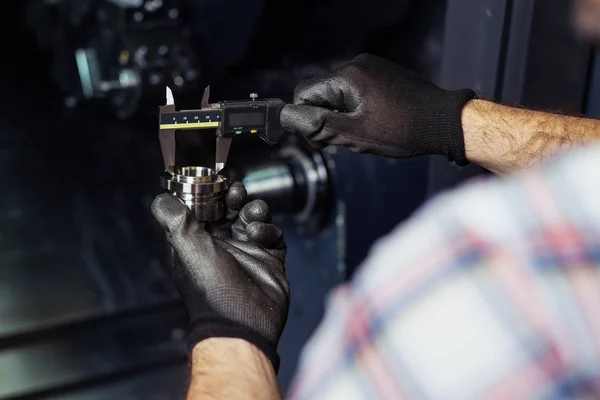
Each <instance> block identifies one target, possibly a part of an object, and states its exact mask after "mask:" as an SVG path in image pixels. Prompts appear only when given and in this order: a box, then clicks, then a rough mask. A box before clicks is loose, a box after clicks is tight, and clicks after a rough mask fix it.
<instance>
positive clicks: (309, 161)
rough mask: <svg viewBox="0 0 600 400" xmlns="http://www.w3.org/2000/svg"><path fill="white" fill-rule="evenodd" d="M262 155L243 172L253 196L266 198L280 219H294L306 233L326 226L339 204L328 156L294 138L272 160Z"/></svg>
mask: <svg viewBox="0 0 600 400" xmlns="http://www.w3.org/2000/svg"><path fill="white" fill-rule="evenodd" d="M259 158H262V159H261V160H260V161H259V162H258V163H257V164H254V163H252V162H250V165H251V166H250V167H246V168H244V169H243V172H242V173H241V174H239V175H240V178H239V179H240V180H241V181H242V182H243V183H244V186H245V187H246V190H247V191H248V196H249V198H252V199H254V198H259V199H263V200H265V201H266V202H267V204H269V208H270V209H271V212H272V213H273V214H274V215H275V217H278V220H279V221H285V220H289V221H291V222H294V223H295V224H296V229H300V230H301V231H303V232H304V233H316V232H317V231H318V230H319V229H321V228H323V227H324V225H325V224H326V223H327V222H328V221H327V219H328V217H330V216H331V215H332V212H333V208H334V206H335V204H334V203H333V201H332V193H331V190H332V183H331V182H330V178H329V171H328V170H327V158H326V156H325V155H324V154H323V153H322V152H320V151H317V150H315V149H312V148H310V147H309V146H307V145H305V144H303V143H302V142H300V143H299V142H298V141H297V140H295V138H294V140H292V139H291V138H290V141H289V142H288V143H287V144H286V145H284V146H283V147H282V148H281V149H279V150H278V151H277V152H276V153H275V154H274V155H271V156H270V157H269V158H270V161H267V162H265V161H263V159H264V157H259Z"/></svg>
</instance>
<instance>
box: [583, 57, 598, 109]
mask: <svg viewBox="0 0 600 400" xmlns="http://www.w3.org/2000/svg"><path fill="white" fill-rule="evenodd" d="M586 114H587V115H589V116H592V117H596V118H600V51H597V52H596V54H595V56H594V61H593V64H592V71H591V75H590V86H589V89H588V98H587V107H586Z"/></svg>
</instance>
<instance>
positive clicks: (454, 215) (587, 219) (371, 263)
mask: <svg viewBox="0 0 600 400" xmlns="http://www.w3.org/2000/svg"><path fill="white" fill-rule="evenodd" d="M599 171H600V146H588V147H585V148H576V149H573V150H571V151H568V152H565V153H563V154H561V155H559V156H557V157H555V158H553V159H550V160H547V161H546V162H544V163H541V164H539V165H537V166H536V167H533V168H531V169H528V170H525V171H520V172H517V173H514V174H511V175H506V176H501V177H492V178H487V179H476V180H474V181H471V182H467V183H466V184H464V185H463V186H461V187H459V188H456V189H453V190H450V191H447V192H445V193H442V194H440V195H438V196H437V197H436V198H433V199H431V200H430V201H429V202H428V203H426V204H425V205H423V206H422V207H421V208H420V209H418V210H417V211H416V212H415V213H414V214H413V216H412V217H411V218H410V219H409V220H407V221H405V222H403V223H401V224H399V225H398V226H397V227H396V228H395V229H394V230H393V231H392V232H391V233H390V234H388V235H387V236H385V237H383V238H381V239H380V240H379V241H378V242H377V243H376V244H375V245H374V246H373V249H372V251H371V253H370V255H369V257H368V259H367V260H366V262H365V263H364V268H368V269H369V271H368V272H367V273H363V272H362V270H363V268H361V269H360V270H359V271H358V275H357V279H358V280H361V281H362V280H364V281H365V283H369V282H371V283H373V284H374V283H375V281H380V280H385V279H390V278H391V276H389V274H392V273H393V274H399V273H404V272H405V271H408V270H410V269H413V268H420V267H419V266H418V265H419V264H422V262H420V261H419V260H424V259H427V258H428V257H431V256H434V255H436V254H437V255H438V256H440V257H441V256H443V255H444V254H446V255H447V256H448V257H449V258H451V257H450V254H453V257H457V256H458V254H457V253H456V249H457V248H458V247H460V246H468V245H471V247H473V246H483V245H484V244H488V245H489V244H493V245H496V246H502V245H506V244H507V243H508V242H511V243H514V242H515V241H519V239H520V238H521V239H523V240H524V241H525V240H527V236H528V235H529V234H530V233H531V231H535V230H543V229H545V228H546V227H548V226H550V225H553V224H558V223H561V224H563V225H564V224H568V225H569V226H571V227H573V229H575V230H578V229H587V228H586V227H592V226H594V227H597V228H596V229H598V228H600V186H599V185H598V181H599V178H598V173H599ZM465 241H472V242H471V243H463V242H465ZM473 241H476V242H477V243H474V242H473ZM448 262H450V260H448ZM386 271H387V272H386Z"/></svg>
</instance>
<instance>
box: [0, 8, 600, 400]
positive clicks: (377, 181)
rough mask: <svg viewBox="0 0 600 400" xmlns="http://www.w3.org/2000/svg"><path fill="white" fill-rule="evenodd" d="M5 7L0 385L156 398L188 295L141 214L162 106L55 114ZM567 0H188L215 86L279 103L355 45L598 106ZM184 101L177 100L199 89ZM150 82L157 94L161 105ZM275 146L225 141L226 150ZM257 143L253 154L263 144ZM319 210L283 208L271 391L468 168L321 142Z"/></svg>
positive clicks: (546, 98)
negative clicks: (287, 301) (359, 281)
mask: <svg viewBox="0 0 600 400" xmlns="http://www.w3.org/2000/svg"><path fill="white" fill-rule="evenodd" d="M5 3H6V4H3V9H2V11H1V12H0V30H1V31H2V36H0V37H1V40H2V48H1V51H2V57H1V58H0V59H1V60H2V62H1V63H0V184H1V185H2V186H1V187H2V191H1V192H0V193H1V194H2V195H1V196H0V399H13V398H30V399H34V398H35V399H41V398H57V399H58V398H60V399H112V398H119V399H137V398H140V399H141V398H143V399H163V398H164V399H167V398H169V399H170V398H174V397H177V395H178V394H181V393H182V392H183V390H184V388H185V379H186V377H185V375H186V369H187V368H186V350H185V340H184V337H185V327H186V315H185V311H184V309H183V308H182V306H181V304H180V303H179V299H178V297H177V293H176V290H175V289H174V288H173V286H172V285H171V283H170V281H169V279H168V277H167V274H166V272H165V269H164V264H165V254H166V246H165V244H164V240H163V236H162V232H160V230H159V229H158V228H157V226H156V225H155V223H154V222H153V220H152V218H151V216H150V214H149V206H150V203H151V201H152V199H153V197H154V196H155V195H156V194H158V193H159V192H160V187H159V182H158V175H159V173H160V172H161V168H162V165H161V159H160V150H159V148H158V141H157V140H156V134H157V132H156V120H155V118H156V114H155V112H156V109H155V108H154V107H155V106H154V105H152V106H151V107H150V108H149V109H148V111H147V112H145V113H144V112H142V113H141V114H140V115H138V116H136V117H134V118H131V119H129V120H126V121H121V120H118V119H117V118H115V117H114V116H113V115H111V114H110V113H108V112H105V110H102V109H101V108H95V107H88V108H86V107H83V108H82V109H78V110H69V111H68V112H66V110H65V108H64V104H63V98H64V94H63V93H62V92H61V91H60V90H59V89H58V88H57V86H56V84H55V82H54V80H53V66H52V57H53V55H52V53H50V52H48V51H43V50H42V49H40V48H39V46H38V41H37V40H36V37H35V34H34V33H33V32H32V29H31V28H29V29H28V28H26V26H25V11H24V3H25V2H20V1H13V2H5ZM569 5H570V2H569V1H562V0H547V1H534V0H523V1H519V0H516V1H504V0H478V1H469V0H449V1H443V0H430V1H414V2H410V1H408V0H406V1H384V0H372V1H369V2H368V3H366V2H359V1H341V0H327V1H305V2H300V1H296V2H292V1H290V2H281V1H266V0H258V1H248V0H228V1H204V2H192V6H191V7H190V11H189V12H190V15H191V16H192V17H193V21H194V24H193V31H194V45H195V46H196V47H195V48H196V51H197V53H198V55H199V57H200V59H201V60H202V66H203V71H204V75H203V78H202V79H203V80H204V81H205V83H207V84H208V83H210V84H211V87H212V93H213V95H212V100H225V99H245V98H247V95H248V93H249V92H251V91H258V92H259V93H260V95H261V97H269V96H272V97H281V98H283V99H284V100H287V101H289V100H290V99H291V94H292V92H293V88H294V87H295V85H296V84H297V83H298V82H299V81H300V80H302V79H305V78H308V77H311V76H314V75H316V74H319V73H323V72H325V71H327V70H328V69H330V68H331V67H333V66H335V65H339V64H340V63H342V62H344V61H345V60H348V59H350V58H352V57H354V56H355V55H357V54H358V53H360V52H363V51H369V52H371V53H374V54H378V55H381V56H385V57H387V58H390V59H391V60H393V61H396V62H399V63H402V64H404V65H406V66H408V67H410V68H412V69H414V70H416V71H418V72H420V73H423V74H425V75H426V76H428V77H429V78H430V79H432V80H434V81H435V82H437V83H439V84H441V85H442V86H444V87H447V88H455V87H472V88H474V89H476V90H477V91H478V93H479V94H480V95H481V96H482V97H485V98H490V99H495V100H501V101H505V102H510V103H519V104H525V105H529V106H536V107H540V108H549V109H558V110H561V111H567V112H574V113H583V112H588V113H589V114H591V115H600V108H599V104H600V101H599V100H598V99H599V97H598V93H599V91H600V90H599V85H600V70H599V69H598V66H599V65H600V64H599V63H598V62H595V61H594V60H595V57H593V53H592V49H591V48H590V47H589V46H587V45H585V44H583V43H581V42H580V41H578V40H577V39H576V38H575V37H574V36H573V35H572V34H571V33H570V32H571V30H570V26H569V24H568V10H569ZM200 95H201V94H200V93H198V97H197V99H196V98H194V96H192V98H186V99H183V100H182V101H183V102H186V101H187V102H190V103H195V104H194V106H197V101H199V98H200ZM160 101H163V99H162V98H161V99H160V100H156V104H159V102H160ZM271 151H272V149H270V148H268V147H266V145H263V144H261V143H258V144H257V143H255V142H248V141H240V142H236V143H234V148H233V150H232V159H236V158H237V159H240V160H243V159H244V158H243V157H244V156H245V155H246V154H247V153H255V152H264V154H265V157H268V154H269V153H270V152H271ZM261 154H262V153H261ZM326 157H327V159H328V160H329V167H330V173H331V186H332V195H331V209H330V210H329V211H330V213H329V214H330V215H329V217H328V219H327V220H326V221H324V223H323V227H322V229H321V230H320V231H318V232H316V233H310V234H307V233H303V232H301V230H300V229H298V228H299V227H297V226H294V225H293V224H284V230H285V233H286V238H287V242H288V246H289V254H288V260H287V270H288V275H289V279H290V283H291V285H292V304H291V310H290V317H289V322H288V325H287V327H286V330H285V332H284V335H283V338H282V341H281V345H280V349H279V350H280V354H281V356H282V368H281V372H280V374H279V379H280V382H281V384H282V388H283V390H285V388H286V387H287V385H288V383H289V381H290V379H291V378H292V376H293V371H294V368H295V363H296V361H297V357H298V354H299V352H300V349H301V347H302V345H303V344H304V342H305V341H306V339H307V338H308V337H309V336H310V334H311V332H312V331H313V330H314V328H315V327H316V325H317V324H318V321H319V319H320V317H321V315H322V312H323V300H324V297H325V295H326V293H327V292H328V291H329V289H330V288H331V287H333V286H334V285H335V284H337V283H339V282H342V281H343V280H345V279H347V278H348V277H349V276H351V275H352V272H353V271H354V269H355V268H356V267H357V266H358V265H359V264H360V262H361V261H362V259H363V258H364V257H365V255H366V254H367V253H368V249H369V248H370V246H371V244H372V243H373V242H374V241H375V240H376V239H377V238H378V237H380V236H381V235H383V234H385V233H386V232H388V231H389V230H390V229H392V228H393V227H394V226H395V225H397V224H398V223H399V222H401V221H402V220H404V219H405V218H407V217H408V216H409V215H410V214H411V213H412V212H413V210H414V209H415V208H417V207H418V206H419V205H420V204H421V203H422V202H423V201H424V200H425V199H426V198H427V197H428V196H431V195H434V194H436V193H438V192H439V191H440V190H443V189H444V188H447V187H451V186H454V185H456V184H457V182H459V181H461V180H462V179H464V178H466V177H469V176H472V175H474V174H479V173H481V172H482V171H481V170H480V169H478V168H476V167H473V166H471V167H467V168H464V169H460V168H457V167H454V166H451V165H448V164H447V162H445V161H444V160H439V159H428V158H417V159H410V160H387V159H380V158H376V157H371V156H366V155H354V154H351V153H349V152H347V151H345V150H343V149H336V150H335V151H333V152H328V153H327V154H326Z"/></svg>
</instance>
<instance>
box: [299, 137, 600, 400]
mask: <svg viewBox="0 0 600 400" xmlns="http://www.w3.org/2000/svg"><path fill="white" fill-rule="evenodd" d="M599 176H600V148H589V149H579V150H577V151H575V152H572V153H569V154H568V155H566V156H563V157H561V158H559V159H557V160H554V161H553V162H552V163H550V164H547V165H545V166H543V167H539V168H537V169H532V170H530V171H527V172H524V173H521V174H518V175H516V176H513V177H509V178H494V179H489V180H481V181H476V182H472V183H470V184H468V185H466V186H464V187H462V188H460V189H459V190H456V191H453V192H449V193H447V194H443V195H441V196H439V197H438V198H436V199H435V200H433V201H432V202H430V203H429V204H428V205H426V206H425V207H424V208H423V209H421V210H420V211H418V212H417V213H416V215H414V216H413V218H412V219H411V220H410V221H408V223H405V224H403V225H402V226H400V227H399V228H397V229H396V230H395V231H394V232H392V233H391V234H390V235H389V236H388V237H386V238H384V239H382V240H380V241H379V242H378V243H377V244H376V245H375V246H374V248H373V249H372V251H371V254H370V255H369V257H368V259H367V260H366V261H365V262H364V265H362V266H361V268H360V269H359V271H358V272H357V274H356V276H355V278H354V279H353V281H352V282H350V283H348V284H346V285H343V286H341V287H338V288H337V289H335V290H334V291H333V293H332V294H331V295H330V297H329V299H328V302H327V306H326V310H327V311H326V315H325V318H324V320H323V322H322V323H321V326H320V327H319V328H318V330H317V332H316V333H315V335H314V336H313V338H312V339H311V341H310V342H309V343H308V345H307V346H306V347H305V349H304V351H303V354H302V356H301V360H300V365H299V371H298V374H297V376H296V379H295V381H294V384H293V385H292V387H291V389H290V392H289V393H288V398H291V399H344V400H348V399H359V398H360V399H376V398H385V399H444V400H447V399H461V400H462V399H472V398H482V399H503V400H504V399H522V398H528V399H538V398H543V399H559V398H599V397H600V375H599V371H600V279H599V268H598V267H599V266H600V185H599V184H600V178H598V177H599Z"/></svg>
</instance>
